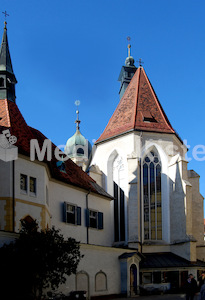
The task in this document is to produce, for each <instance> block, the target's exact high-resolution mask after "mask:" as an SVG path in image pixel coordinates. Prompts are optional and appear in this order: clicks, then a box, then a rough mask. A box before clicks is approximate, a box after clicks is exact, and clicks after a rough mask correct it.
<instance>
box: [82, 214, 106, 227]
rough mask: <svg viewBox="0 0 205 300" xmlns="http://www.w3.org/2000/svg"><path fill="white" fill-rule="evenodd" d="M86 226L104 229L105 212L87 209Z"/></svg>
mask: <svg viewBox="0 0 205 300" xmlns="http://www.w3.org/2000/svg"><path fill="white" fill-rule="evenodd" d="M85 220H86V227H91V228H96V229H100V230H101V229H103V228H104V227H103V213H102V212H99V211H94V210H90V209H86V210H85Z"/></svg>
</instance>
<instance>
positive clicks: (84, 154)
mask: <svg viewBox="0 0 205 300" xmlns="http://www.w3.org/2000/svg"><path fill="white" fill-rule="evenodd" d="M76 113H77V120H76V121H75V123H76V124H77V125H76V132H75V134H74V135H73V136H72V137H71V138H69V139H68V140H67V143H66V146H65V149H64V152H65V154H67V155H68V157H70V158H78V157H79V158H80V157H81V158H85V159H89V156H90V154H91V151H92V146H91V144H90V142H89V141H88V140H87V139H86V138H85V137H84V136H83V135H82V134H81V132H80V127H79V124H80V120H79V111H78V110H77V111H76Z"/></svg>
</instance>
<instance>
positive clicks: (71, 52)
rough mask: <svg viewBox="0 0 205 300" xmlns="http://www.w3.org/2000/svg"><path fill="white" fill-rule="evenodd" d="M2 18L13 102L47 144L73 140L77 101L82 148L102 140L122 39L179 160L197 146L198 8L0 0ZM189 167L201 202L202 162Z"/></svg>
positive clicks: (200, 132)
mask: <svg viewBox="0 0 205 300" xmlns="http://www.w3.org/2000/svg"><path fill="white" fill-rule="evenodd" d="M5 10H6V11H7V12H8V13H9V15H10V16H9V17H8V20H7V21H8V26H7V27H8V39H9V46H10V52H11V57H12V62H13V68H14V72H15V74H16V77H17V80H18V84H17V88H16V90H17V104H18V106H19V108H20V110H21V112H22V114H23V116H24V118H25V119H26V121H27V123H28V124H29V125H30V126H32V127H34V128H37V129H39V130H40V131H42V132H43V133H44V134H45V135H46V136H47V137H48V138H50V139H51V140H52V141H53V142H54V143H55V144H56V145H60V144H65V143H66V141H67V139H68V138H69V137H70V136H72V135H73V134H74V132H75V124H74V121H75V118H76V115H75V110H76V107H75V105H74V102H75V100H77V99H78V100H80V102H81V104H80V107H79V110H80V119H81V132H82V134H83V135H84V136H85V137H86V138H87V139H89V141H91V142H92V140H94V139H97V138H98V137H99V136H100V134H101V133H102V132H103V130H104V128H105V126H106V124H107V122H108V120H109V118H110V117H111V115H112V113H113V111H114V109H115V108H116V106H117V104H118V102H119V95H118V92H119V87H120V84H119V82H118V81H117V79H118V75H119V72H120V69H121V66H122V65H123V64H124V61H125V58H126V56H127V40H126V37H127V36H130V37H131V45H132V48H131V54H132V55H133V57H134V58H135V60H138V59H139V58H142V60H143V61H144V65H143V66H144V68H145V71H146V73H147V75H148V77H149V79H150V81H151V83H152V85H153V87H154V89H155V92H156V94H157V96H158V98H159V100H160V102H161V104H162V106H163V108H164V110H165V112H166V114H167V116H168V118H169V120H170V122H171V124H172V126H173V127H174V128H175V129H176V131H177V132H178V133H179V135H180V137H181V138H182V139H183V140H184V139H186V140H187V141H188V144H189V145H190V146H191V148H190V150H189V157H192V155H191V153H192V150H193V148H194V147H195V146H196V145H199V144H201V145H205V140H204V127H205V126H204V119H205V115H204V111H205V84H204V82H205V72H204V70H205V54H204V49H205V18H204V14H205V2H204V1H203V0H201V1H199V0H195V1H190V0H186V1H184V0H180V1H179V0H178V1H175V0H141V1H139V0H129V1H125V0H86V1H84V0H75V1H73V0H72V1H71V0H58V1H57V0H55V1H54V0H50V1H45V0H36V1H25V0H18V1H16V0H6V1H5V0H1V11H5ZM0 20H1V23H0V24H1V26H0V33H1V35H2V34H3V21H4V16H3V14H1V16H0ZM136 65H137V63H136ZM189 169H195V171H196V172H198V173H199V174H200V175H201V180H200V183H201V193H202V194H203V195H204V196H205V161H196V160H195V159H192V160H191V162H190V163H189Z"/></svg>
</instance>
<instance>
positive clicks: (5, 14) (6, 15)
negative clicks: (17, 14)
mask: <svg viewBox="0 0 205 300" xmlns="http://www.w3.org/2000/svg"><path fill="white" fill-rule="evenodd" d="M2 14H4V17H5V21H6V18H7V17H9V14H7V11H6V10H5V11H2Z"/></svg>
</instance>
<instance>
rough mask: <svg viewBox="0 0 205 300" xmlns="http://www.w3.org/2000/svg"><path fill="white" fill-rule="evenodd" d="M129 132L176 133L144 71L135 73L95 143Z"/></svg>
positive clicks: (141, 68) (141, 69)
mask: <svg viewBox="0 0 205 300" xmlns="http://www.w3.org/2000/svg"><path fill="white" fill-rule="evenodd" d="M130 130H140V131H152V132H160V133H175V131H174V129H173V128H172V126H171V124H170V122H169V120H168V118H167V116H166V114H165V112H164V110H163V108H162V106H161V104H160V102H159V100H158V98H157V96H156V94H155V92H154V89H153V87H152V85H151V83H150V81H149V79H148V77H147V75H146V73H145V71H144V69H143V67H139V68H138V69H137V71H136V73H135V74H134V76H133V78H132V80H131V82H130V84H129V85H128V87H127V89H126V91H125V93H124V95H123V97H122V98H121V100H120V102H119V104H118V106H117V108H116V110H115V112H114V113H113V115H112V117H111V119H110V120H109V123H108V124H107V126H106V128H105V130H104V132H103V133H102V135H101V136H100V138H99V139H98V140H97V143H98V142H101V141H103V140H106V139H110V138H112V137H114V136H118V135H120V134H123V133H126V132H128V131H130Z"/></svg>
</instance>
